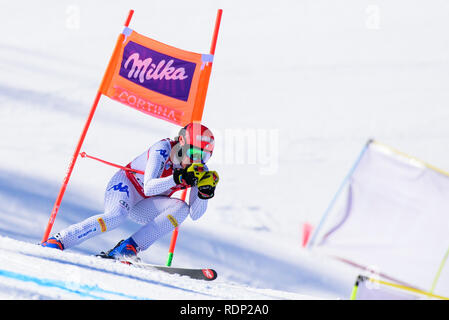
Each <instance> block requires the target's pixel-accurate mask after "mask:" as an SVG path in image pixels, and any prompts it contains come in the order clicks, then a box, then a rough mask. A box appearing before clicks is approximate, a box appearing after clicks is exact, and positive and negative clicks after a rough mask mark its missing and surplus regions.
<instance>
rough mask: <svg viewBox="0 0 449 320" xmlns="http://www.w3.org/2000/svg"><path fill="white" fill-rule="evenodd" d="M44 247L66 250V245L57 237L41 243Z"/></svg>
mask: <svg viewBox="0 0 449 320" xmlns="http://www.w3.org/2000/svg"><path fill="white" fill-rule="evenodd" d="M41 246H42V247H47V248H54V249H59V250H61V251H62V250H64V245H63V244H62V242H61V241H59V240H58V239H56V237H51V238H48V239H47V241H45V242H42V243H41Z"/></svg>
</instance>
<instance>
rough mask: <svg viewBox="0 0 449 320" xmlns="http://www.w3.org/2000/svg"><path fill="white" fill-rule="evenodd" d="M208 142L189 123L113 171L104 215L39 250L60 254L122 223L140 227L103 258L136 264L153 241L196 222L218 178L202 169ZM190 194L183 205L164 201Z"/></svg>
mask: <svg viewBox="0 0 449 320" xmlns="http://www.w3.org/2000/svg"><path fill="white" fill-rule="evenodd" d="M213 147H214V136H213V135H212V133H211V131H210V130H209V129H208V128H207V127H205V126H204V125H201V124H199V123H190V124H188V125H187V126H185V127H184V128H182V129H181V130H180V132H179V135H178V137H176V138H175V140H171V139H169V138H167V139H163V140H160V141H158V142H156V143H155V144H153V145H152V146H151V147H150V148H149V149H148V150H146V151H145V152H143V153H142V154H141V155H139V156H138V157H136V158H135V159H134V160H133V161H131V162H130V163H129V164H128V165H127V168H129V169H132V170H136V171H141V172H142V171H144V172H145V174H144V175H143V174H141V173H136V172H134V171H131V170H123V169H121V170H119V171H118V172H117V173H116V174H115V175H114V176H113V177H112V178H111V180H110V181H109V183H108V185H107V187H106V192H105V199H104V212H103V213H101V214H99V215H95V216H92V217H90V218H87V219H86V220H84V221H82V222H80V223H77V224H74V225H71V226H69V227H67V228H65V229H63V230H61V231H60V232H59V233H57V234H56V235H54V236H53V237H50V238H49V239H48V240H47V241H46V242H43V243H42V246H45V247H51V248H57V249H60V250H64V249H68V248H71V247H74V246H76V245H78V244H80V243H82V242H84V241H86V240H87V239H90V238H92V237H95V236H98V235H100V234H102V233H103V232H107V231H110V230H113V229H115V228H117V227H118V226H120V225H121V224H122V223H123V222H125V221H126V219H127V218H130V219H131V220H133V221H135V222H137V223H139V224H141V225H143V226H142V227H141V228H140V229H139V230H137V231H136V232H135V233H134V234H133V235H131V236H130V237H129V238H128V239H126V240H122V241H120V242H119V243H118V244H117V245H116V246H115V247H114V248H113V249H111V250H109V251H108V252H107V253H104V252H103V253H102V254H103V256H104V257H107V258H114V259H121V258H123V257H127V258H137V253H138V252H139V251H143V250H146V249H148V247H150V246H151V245H152V244H153V243H154V242H155V241H157V240H158V239H159V238H161V237H162V236H164V235H165V234H167V233H169V232H171V231H173V229H174V228H175V227H177V226H179V225H180V224H181V223H182V222H183V221H184V220H185V219H186V218H187V216H188V215H190V217H191V218H192V219H193V220H197V219H199V218H200V217H201V216H202V215H203V214H204V212H205V211H206V208H207V201H208V199H210V198H212V197H213V196H214V192H215V186H216V184H217V183H218V174H217V173H216V172H215V171H208V168H207V167H206V165H205V163H206V162H207V161H208V160H209V158H210V156H211V155H212V152H213ZM186 188H191V190H190V197H189V202H188V204H187V203H186V202H185V201H183V200H180V199H177V198H171V197H170V196H171V195H172V194H173V193H174V192H176V191H178V190H182V189H186Z"/></svg>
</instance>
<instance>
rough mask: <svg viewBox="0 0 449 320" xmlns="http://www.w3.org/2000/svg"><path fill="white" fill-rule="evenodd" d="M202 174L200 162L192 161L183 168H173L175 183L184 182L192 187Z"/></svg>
mask: <svg viewBox="0 0 449 320" xmlns="http://www.w3.org/2000/svg"><path fill="white" fill-rule="evenodd" d="M204 174H205V171H204V165H203V164H201V163H193V164H191V165H189V166H188V167H186V168H184V169H182V168H175V169H174V170H173V180H174V181H175V183H176V184H185V185H189V186H192V187H194V186H196V185H197V184H198V181H199V179H200V178H201V177H202V176H203V175H204Z"/></svg>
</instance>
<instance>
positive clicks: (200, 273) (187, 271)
mask: <svg viewBox="0 0 449 320" xmlns="http://www.w3.org/2000/svg"><path fill="white" fill-rule="evenodd" d="M125 263H129V264H130V265H132V266H134V267H136V268H140V269H147V270H155V269H156V270H159V271H163V272H166V273H170V274H177V275H181V276H187V277H189V278H192V279H196V280H205V281H212V280H215V279H217V272H216V271H215V270H214V269H192V268H176V267H167V266H160V265H152V264H146V263H140V262H138V263H135V262H129V261H126V262H125Z"/></svg>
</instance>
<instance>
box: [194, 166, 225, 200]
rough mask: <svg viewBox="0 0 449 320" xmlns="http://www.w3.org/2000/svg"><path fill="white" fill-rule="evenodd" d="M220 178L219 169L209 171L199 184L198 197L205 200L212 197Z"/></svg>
mask: <svg viewBox="0 0 449 320" xmlns="http://www.w3.org/2000/svg"><path fill="white" fill-rule="evenodd" d="M219 180H220V179H219V177H218V173H217V171H207V172H206V173H205V174H204V175H203V176H202V178H201V179H200V180H199V182H198V184H197V188H198V198H200V199H203V200H206V199H210V198H212V197H213V196H214V194H215V187H216V186H217V184H218V181H219Z"/></svg>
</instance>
